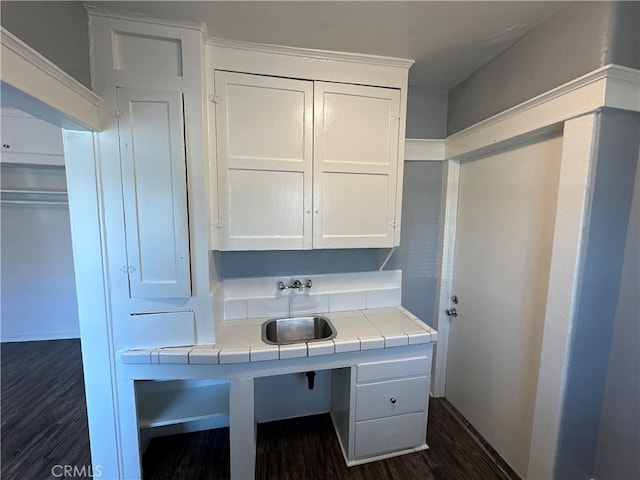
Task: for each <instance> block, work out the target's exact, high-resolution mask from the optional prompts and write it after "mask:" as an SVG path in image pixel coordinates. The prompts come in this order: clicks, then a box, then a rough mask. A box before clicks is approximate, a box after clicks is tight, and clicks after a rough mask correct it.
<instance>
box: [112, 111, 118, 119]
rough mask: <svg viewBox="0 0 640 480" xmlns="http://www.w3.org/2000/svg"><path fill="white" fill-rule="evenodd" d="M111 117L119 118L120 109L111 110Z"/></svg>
mask: <svg viewBox="0 0 640 480" xmlns="http://www.w3.org/2000/svg"><path fill="white" fill-rule="evenodd" d="M113 118H120V110H114V111H113Z"/></svg>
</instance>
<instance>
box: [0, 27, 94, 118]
mask: <svg viewBox="0 0 640 480" xmlns="http://www.w3.org/2000/svg"><path fill="white" fill-rule="evenodd" d="M0 31H1V32H2V34H1V39H2V68H1V74H0V79H1V80H2V82H3V83H4V84H6V85H9V86H11V87H13V88H15V89H17V90H18V91H20V92H22V93H24V94H26V95H28V96H30V97H32V98H33V99H36V100H37V101H39V102H42V103H43V104H44V105H45V107H51V108H53V109H55V110H57V111H58V112H59V114H60V119H59V122H56V123H58V124H60V125H61V126H63V127H64V128H67V129H75V130H81V129H84V130H99V129H100V122H99V120H98V106H99V105H100V97H99V96H98V95H96V94H95V93H93V92H92V91H91V90H89V89H88V88H87V87H85V86H84V85H82V84H81V83H79V82H78V81H77V80H75V79H74V78H73V77H71V76H70V75H68V74H67V73H65V72H63V71H62V70H61V69H60V68H58V67H57V66H56V65H54V64H53V63H52V62H51V61H49V60H48V59H46V58H45V57H43V56H42V55H40V54H39V53H38V52H36V51H35V50H34V49H32V48H31V47H30V46H29V45H27V44H26V43H24V42H23V41H22V40H20V39H19V38H18V37H16V36H15V35H13V34H12V33H10V32H8V31H7V30H5V29H4V28H1V29H0ZM45 107H43V108H45ZM48 120H49V119H48ZM74 127H75V128H74Z"/></svg>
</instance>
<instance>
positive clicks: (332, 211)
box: [320, 172, 390, 246]
mask: <svg viewBox="0 0 640 480" xmlns="http://www.w3.org/2000/svg"><path fill="white" fill-rule="evenodd" d="M388 182H389V177H388V176H387V175H370V174H354V173H339V172H325V173H324V174H323V176H322V205H323V208H322V210H321V211H320V215H322V219H321V223H322V233H323V236H324V237H330V238H333V239H341V238H343V239H344V242H345V246H357V245H356V244H355V242H360V241H362V239H364V238H366V239H367V240H368V242H369V245H370V246H384V242H385V241H386V235H387V231H388V228H389V221H390V220H388V219H387V215H386V211H387V200H388V191H389V184H388ZM356 185H357V188H355V186H356ZM352 242H353V244H351V243H352ZM378 242H379V243H380V245H373V244H374V243H378ZM347 243H349V244H347Z"/></svg>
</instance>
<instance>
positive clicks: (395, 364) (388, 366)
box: [356, 355, 431, 383]
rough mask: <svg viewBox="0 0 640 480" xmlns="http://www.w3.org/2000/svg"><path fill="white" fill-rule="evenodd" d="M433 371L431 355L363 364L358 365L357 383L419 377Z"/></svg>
mask: <svg viewBox="0 0 640 480" xmlns="http://www.w3.org/2000/svg"><path fill="white" fill-rule="evenodd" d="M430 371H431V355H428V356H427V355H425V356H420V357H413V358H407V359H403V360H391V361H388V362H374V363H361V364H360V365H358V372H357V376H356V381H357V382H358V383H361V382H372V381H375V380H386V379H389V378H391V379H393V378H400V377H417V376H418V375H427V374H428V373H429V372H430Z"/></svg>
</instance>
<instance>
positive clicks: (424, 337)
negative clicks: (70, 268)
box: [120, 307, 438, 365]
mask: <svg viewBox="0 0 640 480" xmlns="http://www.w3.org/2000/svg"><path fill="white" fill-rule="evenodd" d="M323 315H325V316H326V317H328V318H329V319H330V320H331V323H333V325H334V326H335V328H336V331H337V334H336V337H335V338H334V339H333V340H328V341H315V342H308V343H307V342H305V343H296V344H291V345H269V344H266V343H264V342H263V341H262V323H263V322H264V321H266V320H267V319H266V318H251V319H247V320H229V321H226V322H224V324H223V325H221V326H219V327H218V329H217V330H216V336H217V338H218V343H216V344H215V345H190V346H184V347H166V348H145V349H130V350H124V351H122V352H121V353H120V357H121V359H122V363H125V364H152V363H159V364H200V365H202V364H210V365H214V364H218V363H220V364H226V363H247V362H261V361H266V360H285V359H288V358H296V357H314V356H318V355H331V354H334V353H344V352H355V351H359V350H370V349H374V348H391V347H402V346H406V345H416V344H420V343H431V342H435V341H436V340H437V336H438V332H436V331H435V330H434V329H432V328H431V327H429V326H428V325H426V324H425V323H423V322H422V321H420V320H419V319H418V318H417V317H416V316H415V315H413V314H412V313H411V312H409V311H408V310H406V309H405V308H403V307H388V308H373V309H368V310H354V311H348V312H331V313H326V314H323Z"/></svg>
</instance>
